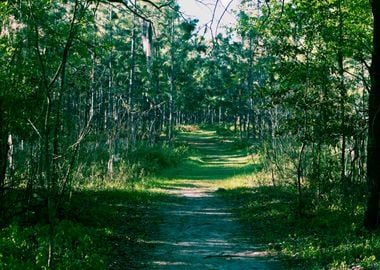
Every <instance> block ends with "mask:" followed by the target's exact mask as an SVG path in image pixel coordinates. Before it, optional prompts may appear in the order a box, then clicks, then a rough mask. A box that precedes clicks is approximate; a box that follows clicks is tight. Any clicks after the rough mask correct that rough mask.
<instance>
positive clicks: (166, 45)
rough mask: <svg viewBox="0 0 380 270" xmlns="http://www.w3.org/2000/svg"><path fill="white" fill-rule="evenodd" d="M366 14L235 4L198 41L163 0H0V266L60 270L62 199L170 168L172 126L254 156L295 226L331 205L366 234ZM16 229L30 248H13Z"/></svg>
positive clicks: (371, 145) (372, 77)
mask: <svg viewBox="0 0 380 270" xmlns="http://www.w3.org/2000/svg"><path fill="white" fill-rule="evenodd" d="M236 2H238V0H236ZM379 5H380V3H379V1H377V0H372V1H361V0H350V1H343V0H325V1H317V0H312V1H310V0H290V1H249V0H241V1H240V2H239V3H238V10H236V11H234V12H235V13H236V17H237V23H236V24H235V25H233V26H230V27H227V28H226V29H223V31H221V33H219V34H218V33H216V34H215V33H212V34H215V35H212V36H211V37H210V29H209V28H207V26H202V25H199V24H198V20H196V19H187V18H186V17H185V16H184V14H182V13H181V11H180V7H179V6H178V4H177V3H176V1H148V0H133V1H123V0H110V1H95V0H87V1H84V0H59V1H51V0H38V1H21V0H14V1H1V2H0V78H1V83H0V226H1V228H2V238H3V240H4V241H2V240H1V239H0V241H2V243H0V268H4V267H5V268H7V267H8V268H9V269H16V268H17V267H18V266H22V264H21V263H20V258H18V257H17V256H21V255H9V254H13V253H12V252H11V251H10V250H12V249H19V250H28V248H31V249H33V250H37V254H35V255H34V257H33V258H34V259H33V260H35V261H33V260H32V261H29V262H28V261H27V262H26V263H30V264H31V265H33V264H36V265H37V268H43V267H49V268H59V269H61V268H62V269H68V268H70V267H73V265H69V266H67V265H66V266H65V264H64V263H63V261H64V260H65V257H64V251H62V250H63V249H62V248H61V247H60V243H61V242H62V241H63V240H62V239H61V240H60V230H61V229H62V227H64V226H65V225H62V222H63V221H64V220H66V219H69V216H70V215H69V214H67V212H70V211H71V209H72V208H71V207H72V205H73V204H74V202H73V200H74V201H75V196H74V195H75V192H77V191H78V190H83V189H86V188H89V187H96V188H108V187H110V186H112V185H115V183H122V185H125V186H128V187H129V188H132V189H134V188H136V185H138V184H139V183H141V181H142V179H145V178H146V177H147V176H149V175H152V174H155V173H157V172H159V171H160V170H161V169H162V168H164V167H167V166H169V165H175V164H177V162H179V160H180V158H181V157H184V156H185V152H186V151H188V149H187V148H186V147H185V146H183V145H179V144H178V143H177V142H176V135H177V134H178V132H179V131H178V130H180V128H181V127H183V126H184V125H211V126H213V127H214V128H215V129H216V130H217V132H219V133H220V134H229V135H231V136H234V137H235V138H236V140H237V141H238V144H239V146H240V147H245V148H246V149H248V150H249V151H250V153H255V154H258V155H259V156H260V163H261V164H262V167H263V172H265V173H263V174H262V176H261V177H262V179H261V180H262V181H263V182H265V183H270V185H272V186H286V187H288V188H289V189H291V190H292V191H294V196H296V198H297V205H293V206H292V211H294V214H295V216H297V217H299V218H304V217H309V216H312V215H314V213H315V211H316V210H317V209H319V208H321V207H332V208H334V207H336V208H337V209H344V210H348V211H351V213H352V215H353V216H355V215H360V217H361V224H357V226H358V227H360V228H361V227H362V226H364V227H365V228H366V229H369V230H375V229H377V228H378V227H379V225H380V223H379V200H380V171H379V168H380V167H379V160H380V156H379V155H380V146H379V145H380V141H379V140H380V122H379V121H380V120H379V117H378V112H379V107H380V89H379V87H380V74H379V72H380V71H379V68H380V62H379V61H380V54H379V50H380V47H379V46H380V40H379V39H380V34H379V31H380V25H379V24H380V18H378V17H379V14H380V13H379V12H380V7H379ZM216 23H217V22H216V21H215V22H214V24H216ZM205 33H206V35H204V34H205ZM73 194H74V195H73ZM73 196H74V197H73ZM73 198H74V199H73ZM364 209H366V210H364ZM347 222H349V223H350V222H351V221H350V220H347ZM33 226H42V227H38V228H39V229H38V230H35V232H34V233H33V234H31V235H29V234H28V233H26V234H22V233H20V230H22V228H31V230H34V229H33ZM70 226H72V225H70ZM35 228H36V227H35ZM361 229H363V228H361ZM78 230H80V229H78ZM15 231H16V234H18V235H26V236H25V237H26V238H28V237H29V240H25V241H26V242H22V241H23V240H22V239H21V240H20V239H19V240H12V241H13V243H14V246H12V244H10V243H12V241H11V240H9V239H11V238H12V237H15V236H14V235H13V233H15ZM38 234H41V235H38ZM78 234H79V231H78ZM12 235H13V236H12ZM20 237H21V236H20ZM31 238H32V239H34V240H30V239H31ZM6 239H8V240H9V241H8V240H6ZM17 241H20V243H18V242H17ZM28 241H31V242H33V244H30V245H31V247H28V245H29V244H28ZM60 241H61V242H60ZM23 243H24V244H23ZM87 244H88V243H87ZM88 245H90V244H88ZM1 249H2V250H6V252H4V253H2V251H1ZM15 254H19V253H15ZM12 256H13V257H12ZM72 256H74V255H72ZM79 257H80V256H79ZM66 259H67V258H66ZM69 259H70V258H69ZM69 259H68V260H69ZM78 260H79V259H78ZM95 260H96V259H95V258H94V261H95ZM86 263H88V265H92V266H93V267H94V262H91V261H88V262H86ZM24 266H25V265H24ZM81 267H83V265H82V266H81ZM88 267H89V266H88ZM95 268H96V267H95ZM89 269H90V268H89ZM99 269H101V266H99Z"/></svg>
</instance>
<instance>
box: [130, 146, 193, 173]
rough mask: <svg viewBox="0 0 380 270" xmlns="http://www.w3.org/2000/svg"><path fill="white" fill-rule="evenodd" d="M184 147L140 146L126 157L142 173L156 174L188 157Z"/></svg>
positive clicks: (187, 150)
mask: <svg viewBox="0 0 380 270" xmlns="http://www.w3.org/2000/svg"><path fill="white" fill-rule="evenodd" d="M188 152H189V149H188V147H186V146H178V147H175V148H171V147H169V146H167V145H161V146H147V145H140V146H138V147H137V148H136V149H135V150H133V151H132V152H131V153H130V155H129V156H128V160H129V161H130V162H131V163H133V164H137V166H138V167H139V168H140V169H141V170H142V171H144V172H147V173H157V172H159V171H161V170H162V169H164V168H168V167H172V166H176V165H178V164H179V163H180V162H181V161H182V160H183V159H184V158H186V156H187V155H188Z"/></svg>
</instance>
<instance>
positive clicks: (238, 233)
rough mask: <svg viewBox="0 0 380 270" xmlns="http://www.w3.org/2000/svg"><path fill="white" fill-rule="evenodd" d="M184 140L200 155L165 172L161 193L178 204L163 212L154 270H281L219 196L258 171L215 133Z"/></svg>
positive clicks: (164, 204)
mask: <svg viewBox="0 0 380 270" xmlns="http://www.w3.org/2000/svg"><path fill="white" fill-rule="evenodd" d="M182 138H183V140H184V141H186V142H187V143H188V144H190V145H191V146H193V147H194V148H195V149H196V150H197V154H196V155H195V156H193V157H191V158H190V159H189V160H188V161H187V162H185V163H184V164H183V165H181V166H179V167H178V168H174V169H171V170H168V171H166V172H165V175H166V180H163V181H164V182H163V183H164V184H163V185H162V187H161V191H163V192H165V193H167V194H170V195H173V196H174V197H175V199H174V200H173V201H168V202H161V205H160V206H159V209H160V212H161V211H162V213H163V219H162V220H161V222H160V223H159V227H160V228H159V231H160V235H159V236H157V238H158V239H156V240H155V242H156V248H155V250H154V252H153V254H152V261H151V266H150V269H231V270H234V269H236V270H237V269H239V270H244V269H247V270H248V269H249V270H253V269H281V268H280V267H279V264H278V263H277V262H276V261H274V260H271V259H270V258H269V256H268V254H266V253H265V252H261V251H260V249H259V247H257V246H254V245H252V244H250V243H249V241H248V239H247V237H246V236H244V234H243V232H242V229H241V227H240V225H239V223H238V222H237V220H235V219H234V218H233V216H232V214H231V212H230V207H231V205H228V204H227V203H226V202H225V201H224V200H223V199H222V198H220V197H219V196H217V195H216V194H215V193H216V192H217V191H218V182H220V181H223V180H228V179H229V178H232V177H239V175H240V176H243V175H249V174H250V173H252V172H253V171H254V169H255V165H252V164H251V165H250V164H249V163H252V162H249V161H250V159H249V158H248V157H247V156H246V155H245V154H244V153H242V152H238V151H232V150H231V148H230V146H231V143H230V142H228V141H222V140H221V139H220V138H218V137H216V135H215V133H214V132H210V131H209V132H205V131H199V132H196V133H185V134H184V136H183V137H182ZM221 192H222V191H221Z"/></svg>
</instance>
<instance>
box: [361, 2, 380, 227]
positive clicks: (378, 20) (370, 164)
mask: <svg viewBox="0 0 380 270" xmlns="http://www.w3.org/2000/svg"><path fill="white" fill-rule="evenodd" d="M372 13H373V18H374V26H373V29H374V30H373V53H372V65H371V91H370V92H369V101H368V103H369V104H368V121H369V122H368V145H367V181H368V185H369V195H368V201H367V210H366V212H365V217H364V225H365V227H366V228H367V229H370V230H373V229H376V228H378V227H379V225H380V224H379V193H380V166H379V162H380V115H379V113H380V1H379V0H372Z"/></svg>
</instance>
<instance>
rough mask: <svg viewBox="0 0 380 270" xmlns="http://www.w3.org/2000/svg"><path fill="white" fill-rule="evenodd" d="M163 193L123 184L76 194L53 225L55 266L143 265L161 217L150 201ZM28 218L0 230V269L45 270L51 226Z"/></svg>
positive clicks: (134, 267) (145, 262) (105, 266)
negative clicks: (137, 188)
mask: <svg viewBox="0 0 380 270" xmlns="http://www.w3.org/2000/svg"><path fill="white" fill-rule="evenodd" d="M165 197H167V196H166V195H164V194H160V193H153V192H148V191H144V190H130V189H127V188H118V189H109V190H96V189H92V190H88V189H87V190H86V189H84V190H81V191H77V192H74V193H73V195H72V198H71V201H70V203H68V204H66V205H65V207H64V208H62V209H61V211H60V212H59V220H58V221H57V225H56V227H55V236H54V244H55V249H54V251H55V253H54V263H55V268H56V269H107V268H109V267H110V268H112V269H129V268H133V269H136V268H137V269H138V268H144V267H145V266H146V264H147V263H148V262H149V260H148V258H147V251H149V250H151V249H152V248H154V244H152V241H150V240H151V239H152V238H153V236H154V235H155V234H157V228H158V226H157V222H159V220H160V216H159V211H156V209H155V206H154V205H153V202H155V201H163V200H166V199H167V198H165ZM42 213H43V211H41V212H40V214H42ZM32 220H33V218H32V219H31V218H29V219H28V223H23V222H21V221H19V222H17V223H16V222H15V223H12V224H10V225H9V226H7V227H6V228H3V229H2V230H1V231H0V238H1V241H0V269H44V268H46V265H47V260H48V257H47V256H48V229H49V226H48V225H47V223H45V222H44V221H43V219H42V218H41V217H36V220H35V221H36V222H35V223H31V221H32Z"/></svg>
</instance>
